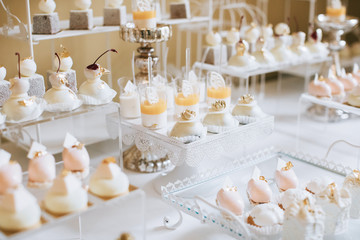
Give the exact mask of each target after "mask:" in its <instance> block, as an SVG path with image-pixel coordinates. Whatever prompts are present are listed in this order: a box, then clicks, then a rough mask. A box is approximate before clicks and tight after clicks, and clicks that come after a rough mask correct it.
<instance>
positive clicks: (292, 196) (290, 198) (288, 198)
mask: <svg viewBox="0 0 360 240" xmlns="http://www.w3.org/2000/svg"><path fill="white" fill-rule="evenodd" d="M306 198H308V199H311V200H313V197H312V195H311V194H310V193H309V192H307V191H306V190H303V189H294V188H290V189H288V190H286V191H285V192H282V193H280V195H279V196H278V201H277V202H278V204H279V207H280V208H281V209H283V210H287V208H288V207H289V206H290V205H291V204H292V203H294V202H299V201H303V200H304V199H306Z"/></svg>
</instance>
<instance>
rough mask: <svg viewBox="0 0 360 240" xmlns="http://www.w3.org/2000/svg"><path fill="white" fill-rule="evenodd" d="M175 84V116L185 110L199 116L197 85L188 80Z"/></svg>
mask: <svg viewBox="0 0 360 240" xmlns="http://www.w3.org/2000/svg"><path fill="white" fill-rule="evenodd" d="M176 83H177V88H176V90H177V93H176V95H175V115H176V116H178V117H179V116H180V115H181V113H182V112H183V111H185V110H191V111H194V112H195V113H197V114H199V113H200V109H199V108H200V106H199V102H200V92H199V90H200V89H199V87H198V86H197V83H195V84H194V83H192V82H190V81H189V80H178V81H176Z"/></svg>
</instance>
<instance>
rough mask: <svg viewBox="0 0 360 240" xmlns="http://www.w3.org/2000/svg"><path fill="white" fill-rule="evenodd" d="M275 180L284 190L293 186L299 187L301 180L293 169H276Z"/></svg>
mask: <svg viewBox="0 0 360 240" xmlns="http://www.w3.org/2000/svg"><path fill="white" fill-rule="evenodd" d="M275 181H276V184H277V186H278V188H280V189H281V190H283V191H286V190H288V189H291V188H297V186H298V185H299V180H298V178H297V176H296V174H295V172H294V170H293V169H289V170H276V172H275Z"/></svg>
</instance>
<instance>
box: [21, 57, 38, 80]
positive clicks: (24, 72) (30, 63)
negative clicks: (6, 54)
mask: <svg viewBox="0 0 360 240" xmlns="http://www.w3.org/2000/svg"><path fill="white" fill-rule="evenodd" d="M20 69H21V76H23V77H31V76H33V75H34V74H35V73H36V69H37V66H36V63H35V61H34V60H33V59H32V58H31V57H29V58H25V59H23V60H21V62H20Z"/></svg>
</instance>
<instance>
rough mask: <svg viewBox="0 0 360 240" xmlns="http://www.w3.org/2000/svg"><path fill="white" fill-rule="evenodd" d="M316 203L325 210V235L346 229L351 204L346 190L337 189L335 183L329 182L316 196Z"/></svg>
mask: <svg viewBox="0 0 360 240" xmlns="http://www.w3.org/2000/svg"><path fill="white" fill-rule="evenodd" d="M316 203H317V204H318V205H320V206H321V207H322V209H323V210H324V212H325V235H327V234H339V233H342V232H344V231H346V230H347V227H348V223H349V214H350V206H351V195H350V193H349V191H348V190H346V189H345V188H342V189H339V188H338V187H337V186H336V184H335V183H331V184H330V185H329V186H328V187H327V188H326V189H325V190H324V191H322V192H321V193H319V194H318V195H317V196H316Z"/></svg>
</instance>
